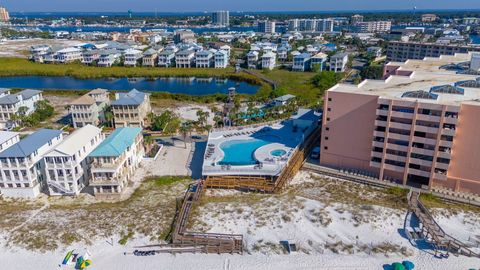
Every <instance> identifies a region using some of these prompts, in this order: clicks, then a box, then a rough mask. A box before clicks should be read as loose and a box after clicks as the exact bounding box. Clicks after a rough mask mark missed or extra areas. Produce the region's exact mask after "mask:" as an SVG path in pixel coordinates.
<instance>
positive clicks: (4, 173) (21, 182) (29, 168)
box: [0, 129, 63, 198]
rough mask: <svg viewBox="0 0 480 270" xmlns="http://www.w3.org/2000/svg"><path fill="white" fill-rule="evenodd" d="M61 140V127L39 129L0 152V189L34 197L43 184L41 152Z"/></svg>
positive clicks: (13, 194) (43, 165)
mask: <svg viewBox="0 0 480 270" xmlns="http://www.w3.org/2000/svg"><path fill="white" fill-rule="evenodd" d="M62 140H63V136H62V131H61V130H51V129H40V130H38V131H36V132H34V133H33V134H31V135H29V136H27V137H26V138H24V139H23V140H21V141H19V142H17V143H16V144H14V145H12V146H10V147H9V148H7V149H6V150H4V151H2V152H0V164H1V166H0V192H1V193H2V195H3V196H6V197H14V198H35V197H37V196H38V194H40V192H41V191H42V190H44V188H46V185H45V183H46V182H45V180H46V175H45V163H44V162H43V156H44V155H45V154H46V153H47V152H49V151H50V150H51V149H53V148H54V147H56V146H57V145H58V144H59V143H60V142H61V141H62Z"/></svg>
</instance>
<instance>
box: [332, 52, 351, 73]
mask: <svg viewBox="0 0 480 270" xmlns="http://www.w3.org/2000/svg"><path fill="white" fill-rule="evenodd" d="M347 63H348V53H337V54H335V55H333V56H332V57H330V70H332V71H335V72H344V71H345V68H346V67H347Z"/></svg>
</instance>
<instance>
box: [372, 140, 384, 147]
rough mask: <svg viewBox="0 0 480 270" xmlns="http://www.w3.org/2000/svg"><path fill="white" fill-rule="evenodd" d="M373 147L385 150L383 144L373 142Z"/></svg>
mask: <svg viewBox="0 0 480 270" xmlns="http://www.w3.org/2000/svg"><path fill="white" fill-rule="evenodd" d="M372 146H373V147H380V148H383V142H377V141H372Z"/></svg>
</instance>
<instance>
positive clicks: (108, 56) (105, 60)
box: [98, 50, 122, 67]
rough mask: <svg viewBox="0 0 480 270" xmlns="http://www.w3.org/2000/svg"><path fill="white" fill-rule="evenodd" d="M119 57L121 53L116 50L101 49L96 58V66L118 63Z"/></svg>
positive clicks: (108, 65)
mask: <svg viewBox="0 0 480 270" xmlns="http://www.w3.org/2000/svg"><path fill="white" fill-rule="evenodd" d="M121 57H122V54H121V52H120V51H118V50H103V51H101V52H100V57H99V58H98V66H99V67H111V66H113V65H115V64H118V63H120V59H121Z"/></svg>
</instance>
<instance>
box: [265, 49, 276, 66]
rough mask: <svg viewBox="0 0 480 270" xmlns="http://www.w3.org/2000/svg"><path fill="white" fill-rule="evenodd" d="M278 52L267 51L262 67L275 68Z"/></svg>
mask: <svg viewBox="0 0 480 270" xmlns="http://www.w3.org/2000/svg"><path fill="white" fill-rule="evenodd" d="M276 57H277V56H276V54H275V53H273V52H267V53H264V54H263V55H262V69H270V70H272V69H274V68H275V66H276Z"/></svg>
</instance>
